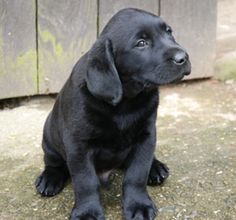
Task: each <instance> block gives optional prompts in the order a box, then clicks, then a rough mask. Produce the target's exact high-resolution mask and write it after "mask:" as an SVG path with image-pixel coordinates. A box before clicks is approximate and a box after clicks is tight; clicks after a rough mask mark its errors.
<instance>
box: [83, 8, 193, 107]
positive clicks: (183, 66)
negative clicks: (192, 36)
mask: <svg viewBox="0 0 236 220" xmlns="http://www.w3.org/2000/svg"><path fill="white" fill-rule="evenodd" d="M190 71H191V64H190V61H189V57H188V54H187V53H186V51H185V50H184V49H183V48H182V47H181V46H180V45H179V44H178V43H177V42H176V41H175V39H174V37H173V35H172V30H171V27H170V26H169V25H167V24H166V23H165V22H164V21H163V20H162V19H161V18H160V17H158V16H155V15H153V14H151V13H148V12H145V11H142V10H138V9H124V10H121V11H119V12H118V13H117V14H116V15H114V16H113V17H112V19H111V20H110V21H109V22H108V24H107V25H106V27H105V28H104V30H103V31H102V33H101V35H100V36H99V38H98V40H97V41H96V42H95V44H94V45H93V47H92V49H91V50H90V52H89V64H88V72H87V78H86V82H87V87H88V89H89V91H90V92H91V93H92V94H93V95H94V96H96V97H98V98H101V99H103V100H105V101H107V102H109V103H111V104H112V105H117V104H118V103H119V102H120V101H121V99H122V96H130V97H132V96H135V95H137V94H138V93H139V92H141V91H143V90H145V89H150V88H155V87H156V86H158V85H163V84H167V83H171V82H176V81H178V80H181V79H182V78H183V77H184V76H185V75H188V74H190Z"/></svg>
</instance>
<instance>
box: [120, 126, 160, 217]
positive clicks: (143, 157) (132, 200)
mask: <svg viewBox="0 0 236 220" xmlns="http://www.w3.org/2000/svg"><path fill="white" fill-rule="evenodd" d="M155 139H156V138H155V125H154V127H153V126H152V129H151V131H150V132H149V133H148V134H147V136H146V138H145V139H144V140H143V141H141V142H139V143H137V146H135V151H134V153H133V155H132V158H131V162H130V164H129V167H128V168H127V171H126V174H125V177H124V183H123V209H124V210H123V211H124V219H125V220H134V219H139V220H153V219H155V216H156V212H157V209H156V207H155V204H154V203H153V202H152V200H151V199H150V197H149V195H148V193H147V190H146V184H147V179H148V174H149V170H150V167H151V164H152V160H153V152H154V148H155Z"/></svg>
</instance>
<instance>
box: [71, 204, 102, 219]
mask: <svg viewBox="0 0 236 220" xmlns="http://www.w3.org/2000/svg"><path fill="white" fill-rule="evenodd" d="M70 220H105V216H104V214H103V211H102V208H101V206H100V205H97V204H94V205H93V204H87V205H86V204H83V206H81V207H74V208H73V210H72V212H71V215H70Z"/></svg>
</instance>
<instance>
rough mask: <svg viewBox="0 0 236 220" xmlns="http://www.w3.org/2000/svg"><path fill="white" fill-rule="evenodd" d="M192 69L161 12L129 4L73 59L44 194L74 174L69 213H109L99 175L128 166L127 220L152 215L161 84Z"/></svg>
mask: <svg viewBox="0 0 236 220" xmlns="http://www.w3.org/2000/svg"><path fill="white" fill-rule="evenodd" d="M189 73H190V62H189V59H188V55H187V53H186V52H185V51H184V49H183V48H182V47H180V46H179V45H178V44H177V43H176V42H175V40H174V38H173V36H172V34H171V29H170V27H169V26H168V25H167V24H166V23H165V22H164V21H163V20H162V19H161V18H160V17H158V16H155V15H153V14H151V13H148V12H145V11H142V10H138V9H124V10H121V11H120V12H118V13H117V14H116V15H114V16H113V18H112V19H111V20H110V21H109V23H108V24H107V26H106V27H105V28H104V30H103V32H102V33H101V35H100V36H99V38H98V39H97V41H96V42H95V44H94V45H93V47H92V48H91V50H90V51H89V52H88V53H86V54H85V55H84V56H83V57H82V58H81V59H80V60H79V61H78V62H77V64H76V65H75V67H74V69H73V71H72V74H71V76H70V77H69V79H68V80H67V82H66V84H65V85H64V87H63V88H62V90H61V92H60V93H59V94H58V97H57V99H56V102H55V105H54V107H53V110H52V111H51V113H50V114H49V116H48V118H47V120H46V123H45V126H44V133H43V142H42V143H43V150H44V162H45V170H44V171H43V173H42V174H41V175H40V176H39V177H38V178H37V180H36V188H37V190H38V192H39V193H41V194H42V195H43V196H54V195H55V194H57V193H59V192H60V191H61V190H62V189H63V187H64V185H65V182H66V180H67V179H68V178H69V176H70V177H71V179H72V184H73V187H74V192H75V204H74V208H73V210H72V213H71V216H70V219H73V220H74V219H80V220H82V219H83V220H84V219H96V220H102V219H105V217H104V213H103V209H102V207H101V204H100V199H99V185H100V181H99V176H100V177H101V176H103V178H101V179H102V182H104V176H107V177H108V176H109V175H104V173H106V172H110V171H111V170H114V169H122V170H124V173H125V175H124V181H123V213H124V219H125V220H131V219H140V220H144V219H148V220H151V219H154V218H155V215H156V211H157V209H156V207H155V205H154V203H153V202H152V200H151V199H150V197H149V196H148V194H147V191H146V185H147V183H148V184H149V185H157V184H161V183H163V181H164V180H165V179H166V178H167V177H168V173H169V172H168V168H167V166H166V165H164V164H163V163H161V162H160V161H158V160H157V159H156V158H155V156H154V149H155V145H156V127H155V122H156V112H157V107H158V102H159V97H158V86H159V85H162V84H166V83H171V82H174V81H177V80H180V79H182V78H183V77H184V75H186V74H189Z"/></svg>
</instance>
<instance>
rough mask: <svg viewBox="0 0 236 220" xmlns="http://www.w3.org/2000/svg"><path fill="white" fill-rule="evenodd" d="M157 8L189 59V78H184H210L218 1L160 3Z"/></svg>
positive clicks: (213, 56) (186, 0)
mask: <svg viewBox="0 0 236 220" xmlns="http://www.w3.org/2000/svg"><path fill="white" fill-rule="evenodd" d="M160 7H161V17H163V18H164V20H166V21H167V22H168V23H169V24H170V25H171V27H172V28H173V35H174V36H175V38H176V40H177V41H178V42H179V43H180V44H181V45H182V46H184V47H185V49H186V50H187V51H188V53H189V55H190V60H191V63H192V74H191V75H190V76H189V77H187V78H204V77H210V76H212V75H213V73H214V70H213V68H214V59H215V50H216V13H217V8H216V7H217V0H204V1H196V0H178V1H173V0H161V4H160Z"/></svg>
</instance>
